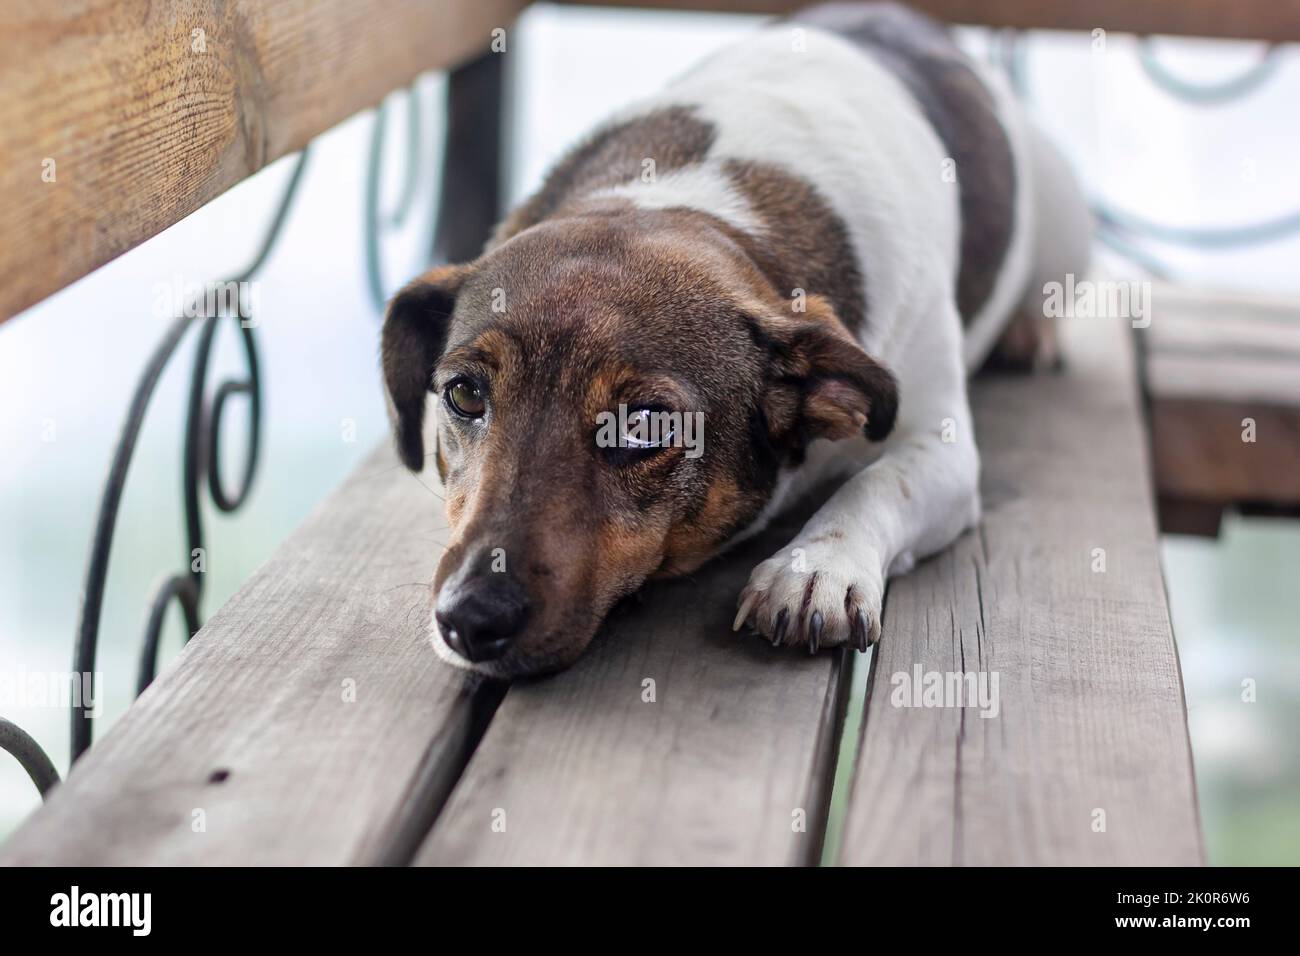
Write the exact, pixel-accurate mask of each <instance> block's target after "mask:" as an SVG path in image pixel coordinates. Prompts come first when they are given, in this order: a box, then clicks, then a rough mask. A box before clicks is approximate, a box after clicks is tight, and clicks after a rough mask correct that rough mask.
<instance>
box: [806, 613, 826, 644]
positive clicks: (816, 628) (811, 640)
mask: <svg viewBox="0 0 1300 956" xmlns="http://www.w3.org/2000/svg"><path fill="white" fill-rule="evenodd" d="M825 623H826V622H825V621H823V620H822V612H821V611H813V613H812V620H811V621H809V622H808V653H809V654H816V653H817V648H819V647H820V646H821V640H822V625H823V624H825Z"/></svg>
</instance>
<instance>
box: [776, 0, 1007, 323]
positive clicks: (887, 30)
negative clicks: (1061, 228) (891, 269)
mask: <svg viewBox="0 0 1300 956" xmlns="http://www.w3.org/2000/svg"><path fill="white" fill-rule="evenodd" d="M795 19H796V20H798V21H801V22H804V23H809V24H811V25H813V26H817V27H821V28H823V29H826V30H829V31H831V32H833V33H839V34H841V35H843V36H845V37H846V38H847V39H849V40H852V41H853V42H855V43H857V44H858V45H859V46H861V47H863V48H864V49H865V50H866V52H868V53H869V54H870V55H871V56H872V57H873V58H874V59H875V60H876V61H877V62H879V63H880V64H881V65H883V66H885V67H886V68H888V69H889V70H891V71H892V72H893V73H894V74H895V75H896V76H897V77H898V78H899V80H901V81H902V83H903V85H904V86H906V87H907V89H908V91H909V92H910V93H911V94H912V96H913V98H915V100H916V101H917V104H918V105H919V106H920V107H921V110H922V112H924V113H925V116H926V118H927V119H928V120H929V121H930V125H931V126H933V127H934V130H935V132H936V133H937V134H938V135H939V138H940V139H941V140H942V141H943V143H944V146H945V148H946V149H947V150H948V155H949V158H951V159H953V160H955V161H956V167H957V168H956V173H957V187H958V189H959V190H960V191H961V224H962V230H961V269H960V271H959V273H958V275H957V307H958V309H959V310H960V312H961V316H962V318H963V319H964V320H965V321H967V322H969V321H970V320H971V318H973V317H974V316H975V314H976V313H977V312H978V311H979V310H980V308H981V307H982V306H983V305H984V303H985V302H987V301H988V299H989V296H990V295H991V294H992V292H993V286H994V283H995V282H996V281H997V277H998V273H999V271H1000V270H1001V268H1002V263H1003V260H1004V259H1005V258H1006V254H1007V249H1008V247H1009V246H1010V245H1011V233H1012V231H1013V229H1014V228H1015V201H1016V169H1015V160H1014V158H1013V156H1012V154H1011V144H1010V143H1009V142H1008V141H1007V135H1006V131H1005V130H1004V129H1003V128H1002V123H1001V121H1000V120H999V119H998V116H997V110H996V106H995V104H994V102H993V97H992V96H991V95H990V94H989V91H988V89H987V87H985V85H984V83H983V82H982V81H981V80H980V78H979V76H978V74H976V72H975V70H974V69H973V68H972V67H971V64H970V61H969V59H968V58H967V57H966V55H965V54H964V53H963V52H962V51H961V48H960V47H958V46H957V44H956V42H955V41H954V40H953V39H952V36H951V34H949V32H948V30H947V28H946V27H945V26H944V25H943V24H942V23H939V22H938V21H937V20H933V19H931V18H930V17H928V16H925V15H924V14H921V13H917V12H916V11H914V10H909V9H907V8H906V7H902V6H899V5H897V4H893V3H862V4H858V3H830V4H823V5H821V6H817V7H812V8H810V9H808V10H805V11H802V12H800V13H798V14H796V15H795Z"/></svg>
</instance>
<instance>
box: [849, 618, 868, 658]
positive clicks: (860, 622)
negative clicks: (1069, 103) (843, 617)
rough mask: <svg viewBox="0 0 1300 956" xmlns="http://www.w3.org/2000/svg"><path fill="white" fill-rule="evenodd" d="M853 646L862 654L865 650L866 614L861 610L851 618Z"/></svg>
mask: <svg viewBox="0 0 1300 956" xmlns="http://www.w3.org/2000/svg"><path fill="white" fill-rule="evenodd" d="M852 630H853V646H854V647H856V648H857V649H858V650H860V651H862V652H863V653H864V654H865V653H866V650H867V616H866V615H865V614H863V613H862V612H861V611H858V613H857V615H856V616H855V617H854V618H853V628H852Z"/></svg>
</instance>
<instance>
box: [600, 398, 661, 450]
mask: <svg viewBox="0 0 1300 956" xmlns="http://www.w3.org/2000/svg"><path fill="white" fill-rule="evenodd" d="M609 414H610V415H611V416H616V417H614V418H612V419H611V423H612V424H616V429H615V431H614V433H613V434H614V435H616V438H615V439H614V440H613V441H610V440H609V438H610V432H602V433H601V434H600V435H598V436H597V443H598V444H600V445H601V447H602V448H603V450H604V452H605V456H606V457H607V458H608V459H609V461H610V462H611V464H614V465H628V464H632V463H634V462H637V461H642V460H644V459H646V458H649V457H650V456H652V455H654V454H656V453H657V452H660V451H663V450H664V449H665V448H668V447H670V446H671V445H672V444H673V442H674V440H675V439H676V435H677V430H676V428H675V427H674V423H673V419H672V416H671V415H670V414H669V411H668V409H667V408H664V407H663V406H662V405H640V406H636V407H633V408H628V407H627V406H626V405H623V406H620V407H619V411H618V412H617V413H614V412H610V413H609Z"/></svg>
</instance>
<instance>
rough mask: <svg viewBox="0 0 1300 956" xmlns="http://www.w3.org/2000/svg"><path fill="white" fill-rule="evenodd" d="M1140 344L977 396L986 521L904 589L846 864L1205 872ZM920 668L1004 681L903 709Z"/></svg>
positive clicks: (1077, 337) (1101, 344)
mask: <svg viewBox="0 0 1300 956" xmlns="http://www.w3.org/2000/svg"><path fill="white" fill-rule="evenodd" d="M1128 334H1129V332H1128V329H1127V326H1126V324H1122V323H1116V322H1106V321H1100V320H1080V321H1076V322H1072V323H1071V324H1069V325H1068V326H1067V328H1066V340H1065V350H1064V351H1065V356H1066V361H1067V363H1068V369H1067V371H1066V372H1065V373H1063V374H1060V375H1054V376H1053V375H1042V376H1029V377H1022V378H1016V377H1011V378H1000V379H989V380H984V381H981V382H979V383H978V384H977V386H976V388H975V392H974V395H975V407H976V419H977V434H978V436H979V440H980V449H981V457H982V459H983V463H984V465H983V468H984V473H983V482H982V484H983V488H984V503H985V518H984V521H983V523H982V526H981V528H980V529H979V530H978V531H977V532H975V533H970V534H967V535H965V536H964V537H962V538H961V539H960V540H959V541H958V542H957V543H956V545H955V546H954V547H952V548H950V549H949V550H948V551H946V552H944V553H942V554H941V555H939V556H938V557H936V558H934V559H932V560H930V561H927V562H924V563H923V564H922V565H920V566H919V567H918V568H917V569H916V570H914V571H913V572H912V573H911V574H909V575H907V576H905V577H903V578H900V579H898V580H896V581H894V582H893V583H892V584H891V585H890V589H889V594H888V596H887V598H886V607H885V633H884V636H883V638H882V644H881V646H880V648H879V649H878V650H877V651H876V659H875V660H874V661H873V673H872V675H871V682H870V697H869V700H868V704H867V711H866V715H865V723H864V730H863V734H862V739H861V741H860V749H859V753H858V764H857V768H856V771H855V774H854V784H853V790H852V796H851V802H850V806H849V812H848V820H847V825H846V833H847V836H846V840H845V846H844V851H843V855H842V860H843V862H844V863H847V864H855V865H857V864H868V865H882V864H939V865H946V864H957V865H963V864H964V865H988V864H1068V865H1076V864H1149V865H1160V864H1174V865H1177V864H1198V863H1201V862H1202V856H1203V854H1202V845H1201V837H1200V830H1199V825H1198V820H1197V807H1196V794H1195V789H1194V783H1193V778H1192V764H1191V752H1190V746H1189V741H1188V733H1187V720H1186V710H1185V703H1184V698H1183V688H1182V680H1181V675H1180V671H1179V666H1178V654H1177V650H1176V647H1175V645H1174V640H1173V634H1172V630H1171V626H1170V620H1169V613H1168V608H1167V606H1166V603H1165V595H1164V581H1163V578H1162V575H1161V570H1160V563H1159V553H1158V550H1157V541H1156V528H1155V519H1154V514H1153V508H1152V500H1151V486H1150V482H1149V479H1148V476H1147V458H1146V444H1145V438H1144V436H1143V434H1142V428H1141V421H1140V414H1139V406H1138V396H1137V389H1136V383H1135V377H1134V362H1133V357H1132V349H1131V343H1130V341H1129V339H1128ZM1098 548H1100V549H1104V551H1105V565H1104V567H1105V570H1104V571H1101V572H1099V571H1096V570H1094V568H1095V567H1096V564H1095V562H1096V560H1097V554H1096V552H1095V550H1094V549H1098ZM918 664H919V665H920V666H921V667H922V670H923V672H928V671H939V672H954V671H955V672H981V671H982V672H988V673H990V674H991V673H993V672H996V673H997V674H998V675H999V698H1000V713H999V714H998V716H996V717H991V718H983V717H980V716H979V713H978V710H977V709H974V708H959V707H951V706H949V707H934V708H908V707H903V706H894V702H893V700H892V698H893V696H894V691H895V688H896V686H897V685H896V684H895V682H894V681H895V675H897V674H911V673H912V672H913V668H914V666H915V665H918ZM1098 810H1101V811H1104V813H1105V818H1104V823H1105V830H1104V832H1097V831H1096V830H1095V829H1094V826H1095V824H1096V823H1097V822H1098V821H1099V820H1100V819H1101V818H1100V817H1099V816H1098V815H1097V814H1096V811H1098Z"/></svg>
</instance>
